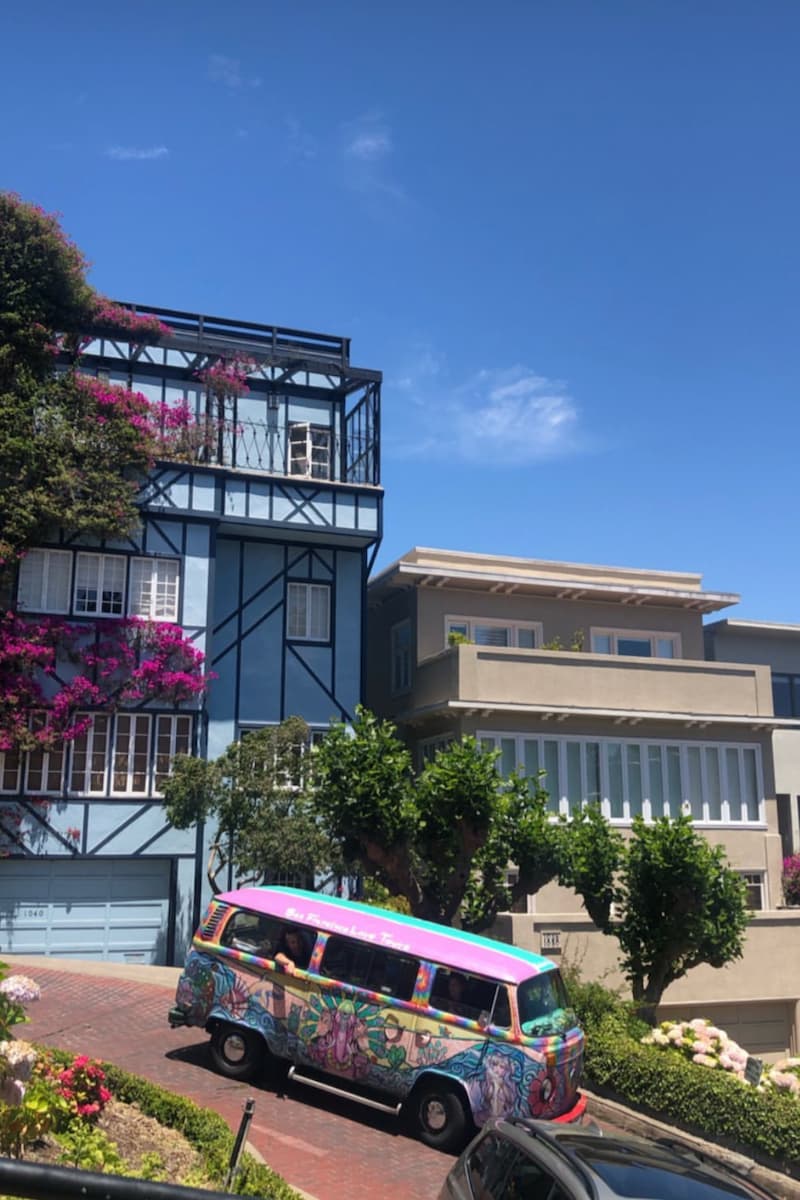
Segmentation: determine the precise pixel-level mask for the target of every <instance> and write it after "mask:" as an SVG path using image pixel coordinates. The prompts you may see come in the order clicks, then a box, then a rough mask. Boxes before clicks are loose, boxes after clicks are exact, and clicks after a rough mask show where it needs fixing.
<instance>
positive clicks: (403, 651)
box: [389, 617, 412, 696]
mask: <svg viewBox="0 0 800 1200" xmlns="http://www.w3.org/2000/svg"><path fill="white" fill-rule="evenodd" d="M401 634H402V635H403V637H405V638H407V641H406V643H405V645H400V644H399V642H400V636H401ZM389 645H390V653H389V688H390V691H391V693H392V695H393V696H399V695H401V694H402V693H403V692H408V691H410V690H411V663H412V654H411V621H410V620H409V618H408V617H406V618H405V619H404V620H402V621H397V622H396V624H394V625H392V627H391V629H390V630H389Z"/></svg>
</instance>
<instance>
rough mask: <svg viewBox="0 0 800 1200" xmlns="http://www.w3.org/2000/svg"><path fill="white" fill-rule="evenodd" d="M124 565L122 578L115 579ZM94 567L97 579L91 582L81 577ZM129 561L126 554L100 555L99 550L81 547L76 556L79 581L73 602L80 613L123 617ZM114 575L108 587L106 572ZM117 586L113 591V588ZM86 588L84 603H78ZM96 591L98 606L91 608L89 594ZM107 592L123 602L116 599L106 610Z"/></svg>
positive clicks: (76, 576) (95, 599)
mask: <svg viewBox="0 0 800 1200" xmlns="http://www.w3.org/2000/svg"><path fill="white" fill-rule="evenodd" d="M120 565H121V571H122V578H121V580H120V579H114V578H113V575H114V573H115V572H119V570H120ZM90 566H93V567H94V570H93V571H92V572H91V573H92V574H93V575H94V578H93V579H91V580H90V581H88V582H83V581H82V580H81V569H82V568H84V569H88V568H89V567H90ZM127 566H128V564H127V561H126V559H125V556H124V555H122V554H98V553H96V552H95V551H89V550H79V551H78V553H77V554H76V556H75V572H74V575H75V580H74V586H73V594H72V603H73V611H74V612H75V613H76V615H78V616H88V617H121V616H122V615H123V614H124V612H125V584H126V582H127V578H128V570H127ZM107 574H108V575H110V576H111V577H112V578H111V581H110V583H109V585H108V587H106V578H105V577H106V575H107ZM112 589H113V590H112ZM79 591H84V592H86V593H87V596H85V597H84V598H83V600H82V602H81V605H80V606H79V604H78V592H79ZM90 592H94V594H95V595H94V606H93V607H90V601H89V599H88V593H90ZM104 592H108V594H109V595H113V596H114V597H116V596H117V595H118V596H119V601H117V600H116V598H115V599H113V601H112V602H111V604H112V607H111V608H109V609H105V608H104V607H103V606H104V604H105V603H106V597H105V595H104Z"/></svg>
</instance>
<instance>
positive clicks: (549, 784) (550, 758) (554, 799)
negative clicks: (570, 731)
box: [544, 739, 561, 812]
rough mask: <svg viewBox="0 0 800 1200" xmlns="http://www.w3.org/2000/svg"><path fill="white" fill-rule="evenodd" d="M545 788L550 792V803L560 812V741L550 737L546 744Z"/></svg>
mask: <svg viewBox="0 0 800 1200" xmlns="http://www.w3.org/2000/svg"><path fill="white" fill-rule="evenodd" d="M544 769H545V771H546V774H545V776H544V787H545V790H546V791H547V792H548V793H549V794H550V805H549V807H550V808H552V809H553V811H554V812H558V810H559V808H560V800H561V784H560V781H559V777H558V742H556V741H552V740H550V739H548V740H547V741H545V744H544Z"/></svg>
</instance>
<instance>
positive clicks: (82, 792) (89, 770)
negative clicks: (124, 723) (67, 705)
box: [67, 713, 114, 796]
mask: <svg viewBox="0 0 800 1200" xmlns="http://www.w3.org/2000/svg"><path fill="white" fill-rule="evenodd" d="M78 715H79V716H80V717H86V716H89V715H91V717H92V724H91V725H90V726H89V728H88V729H87V730H86V731H85V733H82V734H80V736H79V737H77V738H75V739H74V741H73V742H72V745H71V747H70V750H71V753H70V762H69V774H68V776H67V780H68V785H69V786H68V791H69V792H70V794H71V795H73V796H105V795H107V794H108V761H109V750H110V748H111V746H112V745H113V737H114V729H113V722H112V719H111V717H110V716H109V715H108V713H93V714H88V713H79V714H78ZM98 719H99V720H102V721H104V722H105V732H104V733H103V734H102V735H98V734H97V727H96V725H95V722H96V721H98ZM84 738H85V739H86V765H85V767H84V768H83V771H82V775H83V780H82V783H81V784H80V786H78V787H76V786H75V783H76V780H75V772H76V767H75V752H76V747H77V745H78V744H79V743H80V742H81V741H82V740H83V739H84ZM96 741H98V742H100V743H101V746H102V751H100V750H97V749H96V747H95V742H96ZM103 742H105V745H102V743H103ZM100 752H102V755H103V782H102V784H101V786H100V787H99V788H92V786H91V782H92V775H93V774H94V773H95V771H94V766H93V759H94V756H95V753H100ZM87 784H88V787H87Z"/></svg>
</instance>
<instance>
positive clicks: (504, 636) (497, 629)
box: [475, 625, 511, 646]
mask: <svg viewBox="0 0 800 1200" xmlns="http://www.w3.org/2000/svg"><path fill="white" fill-rule="evenodd" d="M509 634H510V630H509V629H508V628H507V627H506V626H504V625H476V626H475V641H476V642H477V644H478V645H479V646H508V645H510V642H511V638H510V636H509Z"/></svg>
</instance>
